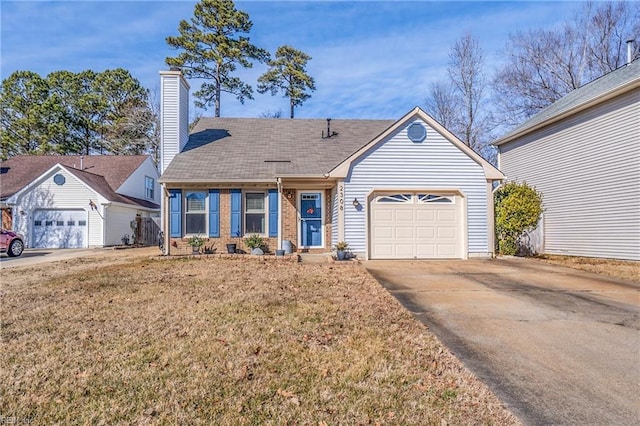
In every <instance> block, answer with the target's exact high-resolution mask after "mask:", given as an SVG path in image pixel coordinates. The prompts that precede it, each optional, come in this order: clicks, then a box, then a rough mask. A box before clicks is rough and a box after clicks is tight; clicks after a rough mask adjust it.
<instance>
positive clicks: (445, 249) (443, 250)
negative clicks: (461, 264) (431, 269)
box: [437, 244, 456, 257]
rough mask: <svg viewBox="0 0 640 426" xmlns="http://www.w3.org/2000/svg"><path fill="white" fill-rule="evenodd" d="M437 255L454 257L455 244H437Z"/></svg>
mask: <svg viewBox="0 0 640 426" xmlns="http://www.w3.org/2000/svg"><path fill="white" fill-rule="evenodd" d="M437 255H438V257H455V256H456V245H455V244H438V248H437Z"/></svg>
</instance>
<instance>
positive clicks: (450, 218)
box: [437, 209, 456, 222]
mask: <svg viewBox="0 0 640 426" xmlns="http://www.w3.org/2000/svg"><path fill="white" fill-rule="evenodd" d="M437 217H438V222H455V221H456V211H455V210H444V209H441V210H438V213H437Z"/></svg>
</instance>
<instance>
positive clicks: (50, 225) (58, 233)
mask: <svg viewBox="0 0 640 426" xmlns="http://www.w3.org/2000/svg"><path fill="white" fill-rule="evenodd" d="M32 229H33V240H32V241H31V244H30V246H31V247H34V248H83V247H87V244H86V242H87V212H86V211H84V210H36V211H35V212H34V214H33V228H32Z"/></svg>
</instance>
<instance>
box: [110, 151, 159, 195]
mask: <svg viewBox="0 0 640 426" xmlns="http://www.w3.org/2000/svg"><path fill="white" fill-rule="evenodd" d="M145 177H150V178H151V179H153V198H152V199H149V198H147V190H146V185H145ZM159 177H160V174H159V173H158V169H157V168H156V165H155V164H154V163H153V160H152V159H151V157H149V158H147V159H146V160H145V161H144V162H143V163H142V164H141V165H140V167H138V168H137V169H136V170H135V171H134V172H133V173H131V175H130V176H129V177H128V178H127V180H125V181H124V182H123V183H122V184H121V185H120V187H119V188H115V191H116V192H117V193H118V194H122V195H128V196H131V197H136V198H140V199H142V200H145V199H146V200H148V201H152V202H154V203H156V204H158V205H159V204H160V198H161V197H160V184H159V183H158V178H159Z"/></svg>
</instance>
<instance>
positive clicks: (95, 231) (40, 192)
mask: <svg viewBox="0 0 640 426" xmlns="http://www.w3.org/2000/svg"><path fill="white" fill-rule="evenodd" d="M56 174H61V175H63V176H64V177H65V183H64V185H57V184H55V183H54V182H53V176H55V175H56ZM89 200H92V201H93V202H94V203H96V204H97V203H98V199H97V194H96V193H95V192H94V191H92V190H90V189H89V188H87V186H86V185H84V184H83V183H82V182H80V181H79V180H78V179H77V178H76V177H75V176H74V175H72V174H70V173H67V172H66V170H64V169H58V170H55V171H53V172H52V173H50V174H49V175H48V176H46V177H45V178H43V179H42V180H41V181H39V182H35V185H34V186H33V187H31V188H30V190H28V191H25V192H24V193H23V194H22V195H21V196H20V197H19V198H18V199H17V200H16V201H17V203H18V204H17V205H16V208H15V211H16V212H21V211H22V212H24V214H15V215H14V229H15V230H16V231H18V232H20V233H21V234H23V235H24V236H25V239H26V245H27V247H31V242H32V241H31V240H32V239H33V234H32V232H33V230H32V229H31V225H32V224H33V220H34V216H33V214H34V212H35V211H36V210H69V209H78V208H80V209H84V210H85V211H87V219H88V223H87V226H88V229H87V240H86V244H87V245H88V246H101V245H102V244H103V243H102V226H103V223H102V218H101V217H100V215H99V214H98V211H95V210H91V209H90V208H89ZM98 208H99V209H101V207H100V206H98Z"/></svg>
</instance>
